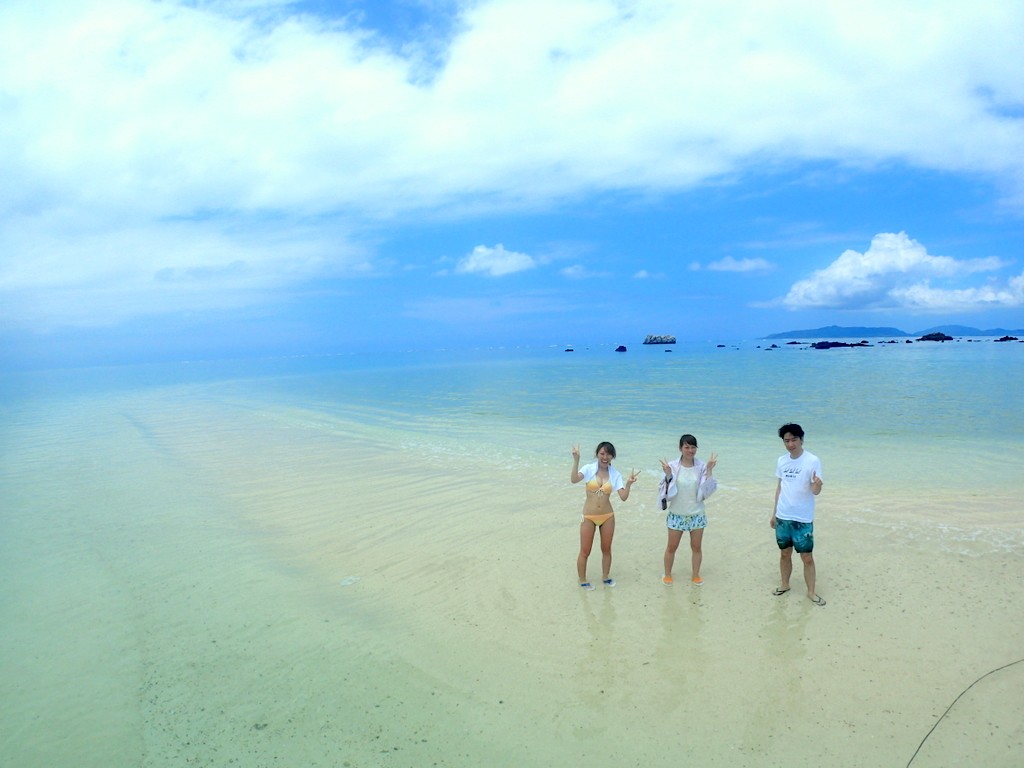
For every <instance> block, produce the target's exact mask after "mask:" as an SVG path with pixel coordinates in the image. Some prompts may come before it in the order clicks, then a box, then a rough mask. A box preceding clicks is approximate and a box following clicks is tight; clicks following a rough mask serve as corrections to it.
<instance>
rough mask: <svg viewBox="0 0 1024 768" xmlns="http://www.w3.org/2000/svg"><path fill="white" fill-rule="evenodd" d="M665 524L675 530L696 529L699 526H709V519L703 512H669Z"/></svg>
mask: <svg viewBox="0 0 1024 768" xmlns="http://www.w3.org/2000/svg"><path fill="white" fill-rule="evenodd" d="M665 525H667V526H668V527H669V528H671V529H672V530H673V531H695V530H697V529H698V528H707V527H708V519H707V518H706V517H705V516H704V513H703V512H701V513H699V514H696V515H673V514H672V513H671V512H669V513H668V517H667V518H666V519H665Z"/></svg>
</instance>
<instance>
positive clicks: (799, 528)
mask: <svg viewBox="0 0 1024 768" xmlns="http://www.w3.org/2000/svg"><path fill="white" fill-rule="evenodd" d="M775 541H776V543H778V545H779V549H789V548H790V547H793V548H794V549H795V550H796V551H797V552H800V553H801V554H805V553H807V552H813V551H814V523H801V522H798V521H796V520H783V519H782V518H778V517H777V518H775Z"/></svg>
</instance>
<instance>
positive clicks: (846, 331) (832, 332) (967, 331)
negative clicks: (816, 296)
mask: <svg viewBox="0 0 1024 768" xmlns="http://www.w3.org/2000/svg"><path fill="white" fill-rule="evenodd" d="M933 333H945V334H948V335H949V336H1022V335H1024V329H1020V328H1018V329H1016V330H1007V329H1005V328H990V329H988V330H980V329H978V328H971V327H969V326H966V325H937V326H935V327H934V328H925V329H924V330H923V331H917V332H916V333H907V332H906V331H901V330H900V329H899V328H872V327H867V326H847V327H844V326H839V325H829V326H826V327H824V328H810V329H807V330H803V331H783V332H782V333H773V334H771V335H770V336H765V337H763V338H765V339H800V338H804V337H807V338H814V339H822V338H825V337H832V338H836V339H871V338H880V337H883V336H886V337H890V338H891V337H900V338H907V337H921V336H927V335H929V334H933ZM644 343H645V344H646V342H644Z"/></svg>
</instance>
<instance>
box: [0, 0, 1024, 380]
mask: <svg viewBox="0 0 1024 768" xmlns="http://www.w3.org/2000/svg"><path fill="white" fill-rule="evenodd" d="M1022 39H1024V3H1020V2H1018V1H1017V0H972V2H970V3H964V2H962V0H921V1H919V2H918V1H916V0H884V2H883V1H881V0H861V1H860V2H858V3H850V2H847V1H846V0H720V1H719V2H715V3H681V2H676V0H473V1H469V0H337V1H335V2H327V1H326V0H325V1H323V2H286V1H285V0H190V1H187V2H186V1H185V0H162V1H158V2H154V1H152V0H3V2H2V3H0V365H2V366H6V367H12V368H16V367H19V366H52V365H57V366H60V365H88V364H109V363H118V362H135V361H144V360H163V359H168V360H177V359H197V358H218V357H250V356H273V355H291V354H338V353H345V352H349V351H361V350H366V349H381V348H383V349H387V348H403V349H405V348H410V349H413V348H415V349H435V348H459V347H475V346H480V345H485V346H542V345H564V344H627V345H628V344H639V343H640V342H641V341H642V340H643V338H644V336H646V335H647V334H671V335H675V336H676V337H677V338H678V339H679V340H680V341H686V340H693V341H715V340H718V341H722V342H725V341H733V340H744V339H756V338H761V337H763V336H765V335H768V334H771V333H776V332H781V331H786V330H791V329H804V328H816V327H820V326H825V325H833V324H834V325H847V326H851V325H867V326H890V327H896V328H900V329H902V330H905V331H908V332H911V333H913V332H916V331H918V330H921V329H925V328H931V327H933V326H936V325H940V324H951V323H955V324H961V325H969V326H974V327H977V328H981V329H989V328H1021V327H1024V77H1022V73H1024V46H1021V45H1020V41H1021V40H1022Z"/></svg>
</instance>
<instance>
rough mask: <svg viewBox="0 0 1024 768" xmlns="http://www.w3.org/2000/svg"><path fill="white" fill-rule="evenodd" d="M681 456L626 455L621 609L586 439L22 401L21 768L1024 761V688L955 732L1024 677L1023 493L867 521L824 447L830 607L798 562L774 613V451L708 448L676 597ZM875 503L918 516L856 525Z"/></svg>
mask: <svg viewBox="0 0 1024 768" xmlns="http://www.w3.org/2000/svg"><path fill="white" fill-rule="evenodd" d="M597 437H598V436H595V440H594V441H593V442H596V438H597ZM600 437H603V435H602V436H600ZM676 437H677V436H673V435H672V434H671V433H669V434H668V435H667V436H666V439H664V440H662V439H660V436H652V439H651V442H650V443H649V444H648V445H644V446H639V447H635V448H634V450H633V451H631V453H632V454H633V456H632V457H631V456H629V455H626V454H627V452H626V451H625V450H620V453H619V457H620V458H619V459H618V460H617V465H619V466H621V467H622V468H623V469H629V468H630V467H629V465H630V460H631V458H635V457H636V454H638V453H642V454H643V455H642V456H640V457H639V458H642V459H643V461H642V462H640V461H636V462H635V463H636V465H637V466H642V467H643V469H644V470H645V472H644V474H643V475H642V476H641V480H640V482H639V483H638V485H637V486H636V488H635V489H634V492H633V496H632V497H631V499H630V500H629V501H628V502H626V503H624V504H617V505H616V512H617V520H618V528H617V533H616V540H615V549H614V556H615V561H614V566H613V574H614V576H615V578H616V580H617V582H618V585H617V586H616V587H615V588H613V589H609V588H601V587H598V589H597V591H595V592H591V593H587V592H584V591H583V590H580V589H579V588H578V587H577V586H576V579H575V572H574V571H575V555H576V547H577V525H578V520H579V509H580V507H581V505H582V493H581V492H580V490H579V487H573V486H570V484H569V483H568V472H569V467H570V463H571V459H570V456H569V448H570V445H571V444H572V442H575V441H580V440H581V438H582V439H583V440H586V439H587V438H588V436H587V435H578V434H565V435H561V434H551V435H548V436H545V438H544V439H545V440H546V441H548V447H549V450H547V451H540V452H535V451H530V452H522V453H519V452H517V451H516V449H515V446H514V445H509V444H507V443H505V442H503V441H502V440H501V439H500V436H495V438H496V439H494V440H492V441H490V442H489V443H488V442H487V441H486V440H483V439H482V440H481V442H480V443H479V445H475V446H474V445H464V446H462V449H458V450H456V449H454V448H453V449H452V450H446V449H445V446H438V445H437V444H436V442H435V441H434V440H433V439H432V437H431V436H430V435H429V434H426V433H420V434H415V433H409V432H405V431H402V430H400V429H389V428H382V427H369V426H366V425H365V424H359V423H356V422H354V421H349V420H345V419H342V418H333V417H327V416H325V415H324V414H323V413H322V412H319V411H317V410H315V409H312V410H311V409H304V408H302V407H294V408H279V409H264V408H259V407H256V406H255V405H254V404H252V403H248V402H246V401H245V400H244V398H231V397H225V396H223V394H222V393H221V394H215V393H212V392H207V391H205V390H203V389H202V387H186V386H180V387H170V388H166V389H153V390H149V391H139V392H130V393H124V394H116V393H112V394H108V395H104V396H95V397H83V398H81V399H79V400H76V401H72V402H68V403H65V404H63V405H61V406H53V405H49V406H47V407H43V406H42V405H40V406H38V407H27V408H25V409H24V410H23V411H22V412H21V413H19V414H18V417H17V418H16V419H14V420H13V426H12V427H11V428H10V429H9V430H8V431H7V435H6V438H5V450H4V453H5V458H4V463H5V467H4V470H3V472H4V483H3V489H4V490H3V493H4V500H3V505H4V512H3V525H4V531H3V537H2V539H0V552H2V562H3V582H4V588H3V592H2V600H3V603H2V616H3V629H2V633H0V638H2V639H0V661H2V667H3V669H4V674H3V682H2V683H0V691H2V697H0V722H3V736H2V739H0V764H3V765H10V766H18V767H19V768H30V767H32V766H58V765H67V766H71V765H74V766H97V767H99V766H103V767H104V768H109V767H110V766H145V767H146V768H155V767H157V766H184V765H204V766H229V765H230V766H271V765H281V766H352V767H353V768H355V767H357V766H481V765H487V766H524V765H526V766H534V765H536V766H542V765H543V766H547V765H556V766H558V765H591V766H632V765H637V766H678V765H701V766H774V765H780V766H781V765H786V766H815V767H817V766H851V767H852V766H904V765H907V764H908V761H910V760H911V758H912V756H914V759H913V766H916V768H926V767H933V766H958V765H985V766H988V767H989V768H995V767H998V766H1016V765H1020V760H1021V755H1024V725H1022V723H1024V697H1022V696H1021V695H1020V691H1021V689H1022V686H1024V664H1016V665H1013V666H1009V667H1007V668H1006V669H1003V670H1001V671H1000V672H998V673H995V674H992V675H990V676H989V677H987V678H985V679H984V680H981V681H980V682H978V683H977V685H975V686H974V687H973V688H972V689H971V690H970V691H968V692H967V693H966V694H965V695H963V696H962V697H961V698H960V699H959V701H958V702H957V703H956V705H955V707H954V708H953V709H952V710H950V711H949V713H948V714H946V715H945V716H944V717H943V714H944V712H945V710H946V709H947V707H949V705H950V704H951V703H952V702H953V700H954V699H955V698H956V697H957V696H958V695H959V694H961V692H962V691H964V690H965V689H966V688H967V687H968V686H969V685H970V684H971V683H972V682H974V681H975V680H977V679H978V678H979V677H981V676H983V675H985V674H986V673H988V672H990V671H992V670H993V669H994V668H997V667H1000V666H1002V665H1006V664H1008V663H1010V662H1013V661H1015V660H1018V659H1020V658H1021V657H1024V625H1022V623H1021V620H1020V617H1021V606H1022V605H1024V568H1022V567H1021V565H1022V544H1024V542H1022V534H1021V527H1020V517H1019V515H1020V497H1019V495H1017V494H1016V493H1015V488H1016V489H1019V482H1018V484H1017V485H1016V486H1015V485H1014V484H1013V483H1012V482H1010V483H1007V484H1006V486H1005V488H1002V489H1001V488H999V487H995V489H994V491H993V492H992V493H987V494H986V495H985V497H984V499H981V498H979V499H977V500H976V502H972V503H977V504H978V505H979V507H980V506H982V505H983V506H984V509H983V510H979V511H980V512H984V514H983V515H980V516H979V517H978V518H977V519H976V520H973V521H972V522H971V523H970V524H969V525H964V526H952V525H947V524H941V525H940V524H937V523H936V520H937V519H938V518H937V517H936V509H939V511H944V507H948V506H949V505H950V502H949V498H948V494H947V493H944V491H943V489H942V487H941V486H940V487H939V488H938V489H937V490H935V489H933V488H931V487H930V486H929V484H928V483H924V482H922V481H921V480H920V479H919V478H918V479H914V478H913V477H910V478H907V479H906V483H907V484H906V487H905V488H903V489H902V492H900V493H899V494H896V493H895V492H893V493H884V494H883V493H880V492H877V491H875V492H874V493H877V495H878V498H877V499H871V498H867V499H865V498H864V497H863V495H862V494H860V493H859V492H857V491H856V487H857V484H856V483H855V482H849V479H850V478H848V477H845V474H846V473H847V472H848V470H844V469H843V468H842V467H843V466H848V465H849V464H851V463H852V461H850V462H846V461H844V459H845V458H846V457H844V456H840V449H839V447H837V446H829V445H821V444H818V445H815V447H816V448H818V451H819V453H820V454H821V455H822V456H823V460H824V462H825V467H826V476H827V477H828V479H829V482H830V486H831V487H829V488H828V489H827V492H826V493H825V494H823V496H822V497H821V500H820V502H819V504H820V507H819V516H818V521H819V522H818V523H817V526H818V539H819V542H820V545H819V550H818V551H816V554H818V558H819V560H818V562H819V565H818V591H819V592H820V593H821V594H823V595H825V596H826V597H827V598H828V601H829V602H828V605H827V606H826V607H825V608H816V607H814V606H812V605H811V604H810V602H809V601H808V600H806V599H804V598H803V595H802V593H801V589H802V581H801V579H800V573H799V568H798V569H797V572H796V573H795V574H794V587H795V588H794V589H793V591H792V592H791V593H789V594H787V595H785V596H783V597H778V598H777V597H773V596H772V595H771V590H772V588H773V587H774V586H775V584H776V583H777V579H778V572H777V554H776V550H775V549H774V542H773V539H772V536H771V531H770V529H769V528H768V526H767V513H768V511H769V510H770V507H769V506H768V505H770V501H771V494H772V492H773V490H774V486H773V479H772V477H771V470H772V466H773V462H774V455H772V454H769V455H764V454H758V452H757V451H755V450H754V449H753V448H751V447H748V446H740V447H737V448H736V449H735V450H730V446H728V445H712V443H713V442H714V441H713V440H711V439H710V438H708V439H707V440H705V441H704V443H702V446H703V445H704V444H707V445H708V446H709V447H710V448H712V449H714V450H717V451H718V453H719V455H720V465H719V471H718V476H719V478H720V482H721V484H722V487H721V488H720V490H719V492H718V493H717V494H716V495H715V496H714V497H713V498H712V499H711V500H710V501H709V502H708V517H709V521H710V522H709V527H708V529H707V532H706V536H705V539H704V567H703V570H702V573H703V576H704V580H705V585H704V586H703V587H702V588H699V589H698V588H694V587H691V586H689V585H688V584H686V582H685V581H684V580H677V583H676V584H675V585H673V586H672V587H665V586H663V585H662V584H661V582H660V578H659V577H660V574H661V555H662V551H663V549H664V538H665V529H664V522H663V521H664V518H663V515H662V514H661V513H660V511H659V510H658V509H656V505H655V504H654V499H653V494H654V488H655V487H656V484H657V479H656V478H657V474H656V473H657V471H658V464H657V460H658V458H659V456H660V455H663V454H666V453H668V451H667V450H662V448H663V446H669V447H671V444H672V442H673V440H674V439H675V438H676ZM808 445H809V446H811V445H814V443H813V441H812V440H811V439H810V437H809V439H808ZM706 450H707V449H705V448H703V447H702V452H705V451H706ZM851 458H852V457H851ZM1017 461H1018V462H1019V459H1017ZM829 469H831V474H829ZM1003 469H1007V467H1005V466H1004V467H1003ZM1008 469H1009V470H1011V471H1013V470H1016V469H1019V467H1018V466H1014V465H1011V466H1010V467H1009V468H1008ZM1018 477H1019V476H1018ZM993 485H996V486H997V485H998V484H995V483H994V484H993ZM875 504H876V505H878V506H884V508H885V515H886V519H887V520H889V521H890V522H895V521H898V523H895V524H882V523H881V522H879V521H875V520H871V521H868V520H864V519H863V518H862V515H861V514H860V513H857V512H856V511H855V510H862V509H864V508H871V507H872V505H875ZM598 563H599V561H598V555H597V554H595V555H594V556H592V558H591V565H590V567H591V571H592V573H594V575H597V574H596V569H597V568H599V564H598ZM940 718H941V721H940ZM936 722H939V724H938V726H937V727H936V728H935V730H934V732H932V733H931V734H930V735H928V734H929V730H930V729H931V728H932V727H933V726H934V725H935V724H936ZM926 735H927V736H928V738H927V739H926V740H925V741H924V744H923V746H920V745H921V742H922V740H923V739H925V737H926ZM919 746H920V752H918V753H917V754H916V755H915V750H917V749H918V748H919Z"/></svg>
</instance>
